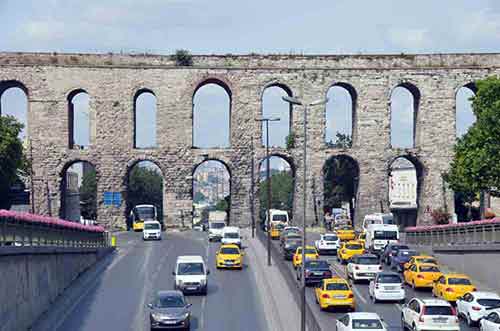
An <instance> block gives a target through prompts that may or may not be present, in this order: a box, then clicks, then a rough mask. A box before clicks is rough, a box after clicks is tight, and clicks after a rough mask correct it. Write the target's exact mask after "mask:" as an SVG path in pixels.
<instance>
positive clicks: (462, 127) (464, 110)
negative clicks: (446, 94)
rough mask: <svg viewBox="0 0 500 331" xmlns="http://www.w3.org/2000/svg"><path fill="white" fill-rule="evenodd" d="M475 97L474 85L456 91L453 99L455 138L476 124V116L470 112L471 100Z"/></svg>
mask: <svg viewBox="0 0 500 331" xmlns="http://www.w3.org/2000/svg"><path fill="white" fill-rule="evenodd" d="M475 95H476V85H475V84H474V83H470V84H467V85H464V86H462V87H461V88H460V89H459V90H458V91H457V94H456V97H455V107H456V118H455V123H456V135H457V138H460V137H462V136H463V135H464V134H466V133H467V131H468V130H469V128H470V127H471V126H472V124H474V122H476V116H475V115H474V111H473V110H472V98H473V97H474V96H475Z"/></svg>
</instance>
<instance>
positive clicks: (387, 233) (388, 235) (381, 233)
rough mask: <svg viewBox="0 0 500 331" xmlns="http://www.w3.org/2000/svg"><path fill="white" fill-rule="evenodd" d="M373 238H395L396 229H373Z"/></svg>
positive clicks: (396, 235)
mask: <svg viewBox="0 0 500 331" xmlns="http://www.w3.org/2000/svg"><path fill="white" fill-rule="evenodd" d="M373 238H374V239H382V240H396V239H398V232H397V231H375V233H374V236H373Z"/></svg>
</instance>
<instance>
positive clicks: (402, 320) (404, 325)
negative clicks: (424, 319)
mask: <svg viewBox="0 0 500 331" xmlns="http://www.w3.org/2000/svg"><path fill="white" fill-rule="evenodd" d="M401 326H402V327H403V331H406V323H405V316H404V315H403V314H401Z"/></svg>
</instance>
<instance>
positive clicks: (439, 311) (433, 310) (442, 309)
mask: <svg viewBox="0 0 500 331" xmlns="http://www.w3.org/2000/svg"><path fill="white" fill-rule="evenodd" d="M425 315H454V314H453V309H452V308H451V306H426V307H425Z"/></svg>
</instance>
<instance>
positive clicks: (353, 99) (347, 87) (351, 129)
mask: <svg viewBox="0 0 500 331" xmlns="http://www.w3.org/2000/svg"><path fill="white" fill-rule="evenodd" d="M333 88H340V89H342V91H346V92H347V94H348V95H349V97H350V110H349V111H348V113H346V114H344V115H345V117H346V121H349V120H350V122H351V123H350V125H349V124H347V125H346V126H345V128H344V129H345V130H347V131H346V132H343V131H337V132H339V133H342V134H346V135H348V136H350V140H351V144H347V146H345V147H343V148H350V147H352V145H353V144H354V143H355V140H356V137H357V125H356V123H357V122H356V121H357V115H356V113H357V102H358V93H357V91H356V89H355V88H354V86H353V85H351V84H349V83H345V82H336V83H334V84H331V85H330V86H329V87H328V88H327V90H326V92H325V97H328V94H329V93H330V91H332V89H333ZM334 102H335V100H332V98H330V100H329V101H328V103H327V104H326V106H325V123H326V127H325V136H324V141H325V142H326V143H327V144H328V143H329V142H330V141H333V140H334V138H336V137H335V135H333V134H332V135H331V137H330V136H329V135H328V128H329V127H331V126H332V125H329V123H328V122H329V121H328V117H329V113H330V112H329V111H328V108H329V107H328V104H330V105H332V104H333V103H334ZM333 110H334V109H333ZM349 117H350V118H349ZM333 124H334V123H333Z"/></svg>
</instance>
